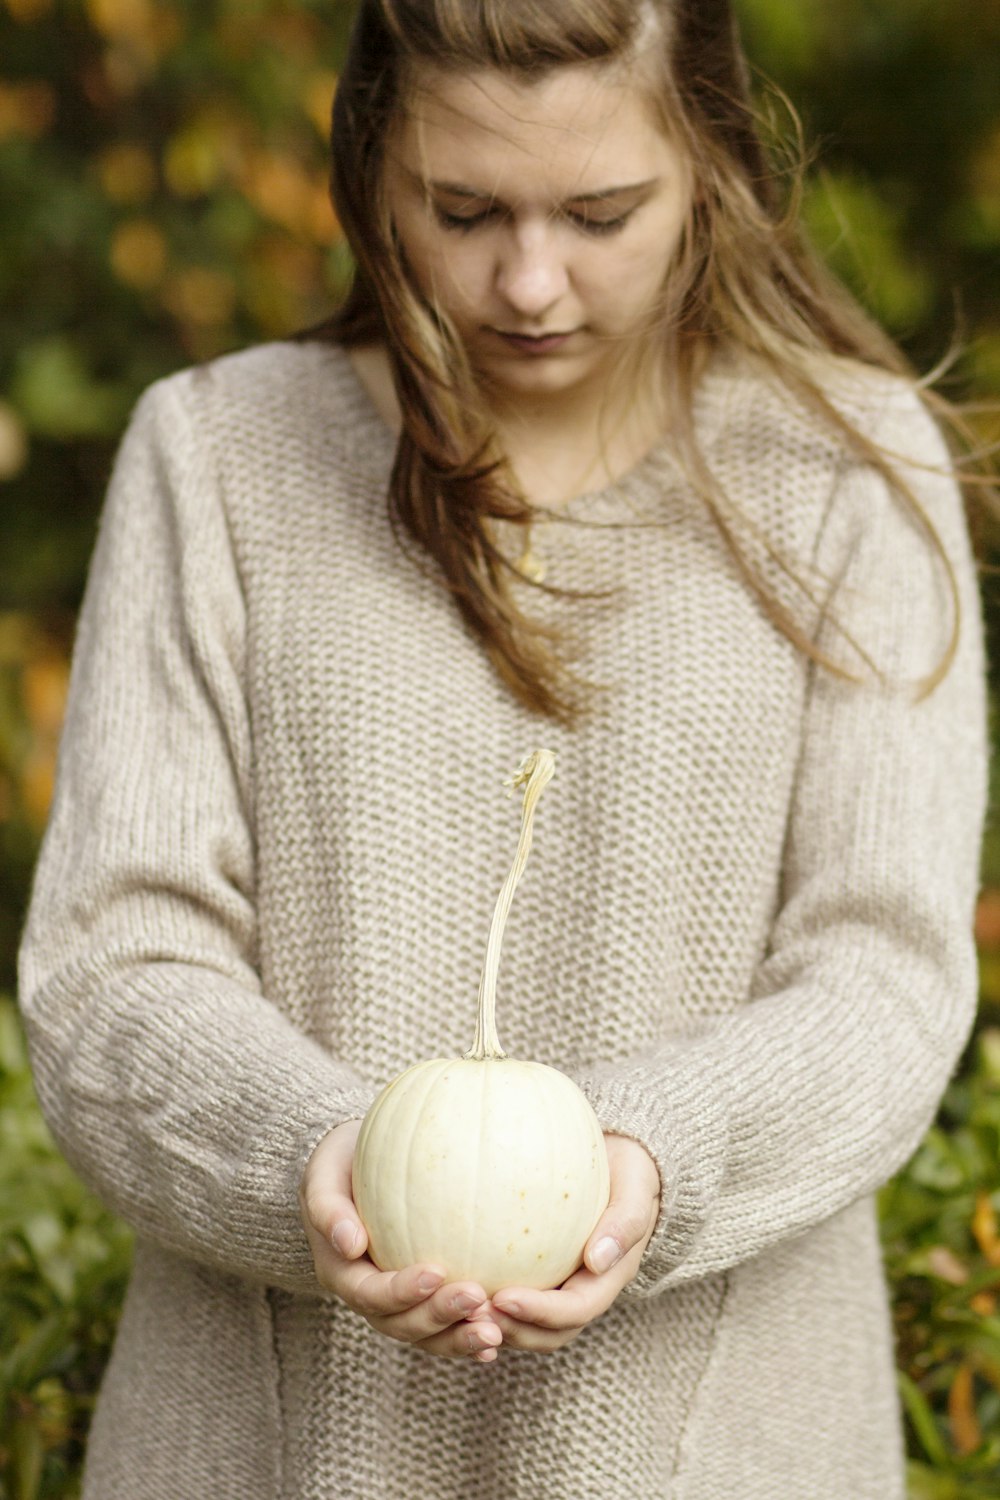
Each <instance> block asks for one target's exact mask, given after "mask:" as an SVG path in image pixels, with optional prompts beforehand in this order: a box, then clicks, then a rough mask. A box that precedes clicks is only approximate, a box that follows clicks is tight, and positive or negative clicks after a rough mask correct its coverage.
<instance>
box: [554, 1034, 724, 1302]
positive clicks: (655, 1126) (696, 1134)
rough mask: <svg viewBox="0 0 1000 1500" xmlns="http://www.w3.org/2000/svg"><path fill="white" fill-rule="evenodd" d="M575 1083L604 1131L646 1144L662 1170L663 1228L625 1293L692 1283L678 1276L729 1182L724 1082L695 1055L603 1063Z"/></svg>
mask: <svg viewBox="0 0 1000 1500" xmlns="http://www.w3.org/2000/svg"><path fill="white" fill-rule="evenodd" d="M704 1061H705V1059H704V1058H703V1057H702V1058H701V1060H700V1062H701V1063H703V1062H704ZM575 1082H576V1083H577V1085H578V1086H579V1087H580V1088H581V1089H582V1091H583V1093H584V1094H585V1095H586V1096H587V1098H588V1100H589V1101H590V1104H591V1106H592V1108H593V1110H594V1113H595V1114H596V1115H597V1118H598V1120H599V1122H600V1125H601V1128H602V1130H604V1131H606V1132H608V1133H609V1134H613V1135H625V1136H630V1137H631V1138H632V1139H633V1140H635V1141H638V1142H639V1144H640V1145H641V1146H644V1147H645V1149H646V1150H647V1151H648V1152H649V1154H650V1156H651V1157H652V1158H653V1161H654V1162H655V1163H656V1166H657V1168H658V1170H659V1173H660V1183H661V1190H660V1212H659V1215H658V1217H657V1220H656V1225H655V1226H654V1229H653V1233H652V1236H651V1237H650V1240H649V1244H648V1245H647V1246H646V1249H645V1252H644V1254H643V1257H642V1261H641V1262H640V1265H639V1270H638V1273H637V1275H636V1276H635V1278H634V1279H633V1280H632V1281H631V1282H630V1283H629V1285H628V1286H627V1287H625V1288H624V1290H623V1291H622V1293H621V1295H622V1296H623V1297H635V1298H644V1297H650V1296H654V1295H655V1294H656V1293H658V1292H661V1291H664V1290H666V1288H667V1286H668V1285H669V1284H671V1283H672V1282H673V1281H675V1280H678V1281H682V1280H684V1279H685V1278H684V1277H683V1275H680V1276H676V1277H675V1276H674V1274H673V1273H674V1272H676V1271H677V1270H678V1268H679V1267H681V1266H682V1265H683V1262H684V1260H685V1257H686V1256H687V1255H688V1254H689V1253H690V1251H691V1249H692V1247H693V1246H694V1243H695V1241H696V1239H697V1237H698V1235H699V1233H700V1232H701V1230H702V1228H703V1226H704V1225H705V1222H706V1220H707V1218H708V1215H709V1213H710V1211H711V1208H712V1205H713V1203H714V1202H715V1199H716V1197H717V1195H718V1192H719V1188H720V1186H721V1183H722V1175H723V1168H724V1165H725V1155H726V1142H727V1136H728V1111H727V1109H726V1107H725V1100H724V1097H723V1094H722V1092H721V1088H720V1085H719V1081H718V1080H717V1079H713V1080H712V1081H711V1082H710V1081H709V1079H708V1077H706V1070H705V1069H704V1068H703V1067H702V1066H701V1065H700V1063H699V1060H698V1058H697V1055H696V1053H695V1052H694V1050H693V1049H692V1051H691V1053H689V1054H687V1055H685V1053H684V1052H683V1051H681V1052H679V1053H677V1054H675V1055H674V1056H673V1057H671V1058H670V1059H668V1060H666V1061H661V1060H660V1059H657V1061H656V1063H654V1064H651V1063H650V1062H649V1061H647V1060H645V1059H643V1060H642V1061H641V1062H636V1063H634V1064H630V1063H623V1064H618V1065H616V1064H613V1063H600V1064H597V1065H596V1066H595V1067H593V1068H591V1069H590V1070H589V1071H588V1072H587V1073H585V1074H581V1075H578V1076H576V1077H575Z"/></svg>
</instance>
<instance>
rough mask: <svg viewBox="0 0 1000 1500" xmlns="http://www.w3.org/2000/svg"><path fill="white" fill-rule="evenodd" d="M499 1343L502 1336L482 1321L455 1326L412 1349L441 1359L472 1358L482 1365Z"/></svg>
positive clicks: (491, 1325)
mask: <svg viewBox="0 0 1000 1500" xmlns="http://www.w3.org/2000/svg"><path fill="white" fill-rule="evenodd" d="M502 1342H503V1334H502V1333H501V1332H500V1329H499V1328H498V1327H497V1325H496V1323H495V1322H494V1321H492V1320H487V1319H485V1318H481V1319H479V1320H478V1321H477V1322H475V1323H467V1322H464V1321H463V1322H461V1323H456V1324H454V1325H453V1326H452V1327H451V1328H447V1329H445V1330H444V1331H443V1332H441V1333H435V1334H432V1335H431V1336H430V1337H429V1338H426V1339H420V1340H419V1341H418V1342H417V1343H416V1344H415V1346H414V1347H415V1348H417V1349H419V1350H421V1352H422V1353H424V1354H436V1355H438V1356H440V1357H442V1358H444V1359H469V1358H472V1359H474V1360H479V1361H480V1362H481V1363H484V1364H485V1363H489V1362H491V1360H493V1359H495V1358H496V1353H497V1350H498V1349H499V1347H500V1345H501V1343H502Z"/></svg>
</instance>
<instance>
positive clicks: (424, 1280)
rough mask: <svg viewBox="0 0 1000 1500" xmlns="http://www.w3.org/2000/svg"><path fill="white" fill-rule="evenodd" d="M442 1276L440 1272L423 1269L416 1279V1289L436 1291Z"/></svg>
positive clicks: (442, 1278)
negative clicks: (422, 1272)
mask: <svg viewBox="0 0 1000 1500" xmlns="http://www.w3.org/2000/svg"><path fill="white" fill-rule="evenodd" d="M443 1280H444V1277H443V1276H442V1275H441V1274H440V1272H435V1271H425V1272H424V1274H423V1275H422V1276H421V1277H420V1278H419V1280H418V1281H417V1290H418V1291H421V1292H436V1291H437V1289H438V1287H439V1286H440V1285H441V1283H442V1281H443Z"/></svg>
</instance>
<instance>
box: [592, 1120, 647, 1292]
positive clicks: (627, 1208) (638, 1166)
mask: <svg viewBox="0 0 1000 1500" xmlns="http://www.w3.org/2000/svg"><path fill="white" fill-rule="evenodd" d="M605 1141H606V1144H607V1148H608V1166H609V1168H610V1171H611V1197H610V1199H609V1201H608V1206H607V1208H606V1209H605V1210H604V1212H603V1214H602V1215H601V1217H600V1218H599V1219H598V1221H597V1223H596V1224H595V1226H594V1229H593V1231H592V1233H591V1235H590V1238H589V1239H588V1241H587V1244H586V1246H585V1248H584V1255H583V1259H584V1264H585V1265H586V1267H587V1269H588V1270H589V1271H593V1272H594V1274H595V1275H598V1276H600V1275H603V1273H604V1272H605V1271H609V1270H610V1269H611V1267H612V1266H613V1265H615V1264H617V1262H618V1261H619V1260H621V1258H622V1256H624V1255H627V1254H628V1253H629V1251H630V1250H632V1249H634V1248H635V1246H636V1245H640V1244H641V1245H643V1246H645V1244H646V1242H647V1241H648V1239H649V1237H650V1235H651V1234H652V1232H653V1229H654V1227H655V1224H656V1219H657V1215H658V1213H659V1207H660V1174H659V1171H658V1170H657V1168H656V1165H655V1163H654V1162H653V1160H652V1158H651V1157H650V1155H649V1153H648V1152H647V1151H646V1150H645V1148H644V1147H642V1146H640V1145H639V1143H638V1141H633V1140H630V1139H629V1138H628V1137H626V1136H612V1135H606V1136H605Z"/></svg>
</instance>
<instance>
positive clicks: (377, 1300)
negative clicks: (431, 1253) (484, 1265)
mask: <svg viewBox="0 0 1000 1500" xmlns="http://www.w3.org/2000/svg"><path fill="white" fill-rule="evenodd" d="M444 1276H445V1273H444V1270H443V1268H442V1267H441V1266H431V1265H423V1266H407V1267H406V1269H405V1270H403V1271H380V1270H379V1269H378V1267H377V1266H376V1265H374V1264H373V1262H372V1261H370V1260H369V1259H368V1257H367V1256H364V1257H362V1259H361V1260H356V1261H340V1262H339V1264H338V1266H337V1267H336V1269H335V1272H334V1275H333V1278H332V1283H331V1287H330V1289H331V1290H332V1291H335V1292H336V1293H337V1295H338V1296H339V1297H341V1298H342V1299H343V1300H344V1301H345V1302H346V1303H347V1305H348V1307H350V1308H352V1309H353V1310H354V1311H355V1312H357V1313H360V1314H361V1315H362V1317H365V1318H368V1319H373V1318H388V1317H393V1316H395V1315H397V1314H400V1313H405V1312H408V1311H410V1310H411V1309H412V1308H414V1307H416V1306H417V1305H418V1304H420V1303H422V1302H426V1300H427V1298H428V1297H430V1296H433V1294H434V1293H435V1292H436V1291H437V1290H438V1289H439V1287H440V1286H441V1285H442V1283H443V1282H444Z"/></svg>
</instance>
